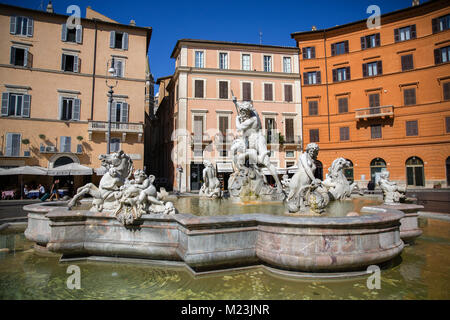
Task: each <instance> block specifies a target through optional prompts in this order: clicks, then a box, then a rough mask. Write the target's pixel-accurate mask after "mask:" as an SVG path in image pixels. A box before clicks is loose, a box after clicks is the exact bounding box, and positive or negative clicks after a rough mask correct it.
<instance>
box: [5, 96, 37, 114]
mask: <svg viewBox="0 0 450 320" xmlns="http://www.w3.org/2000/svg"><path fill="white" fill-rule="evenodd" d="M30 106H31V95H29V94H21V93H12V92H3V93H2V117H23V118H29V117H30Z"/></svg>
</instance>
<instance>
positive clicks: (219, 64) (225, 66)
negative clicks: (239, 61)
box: [217, 51, 230, 70]
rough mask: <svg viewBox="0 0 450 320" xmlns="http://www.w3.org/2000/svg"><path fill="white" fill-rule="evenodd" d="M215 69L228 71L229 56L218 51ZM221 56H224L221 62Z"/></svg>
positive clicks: (227, 53)
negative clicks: (223, 63)
mask: <svg viewBox="0 0 450 320" xmlns="http://www.w3.org/2000/svg"><path fill="white" fill-rule="evenodd" d="M217 55H218V56H217V59H218V61H217V62H218V63H217V68H218V69H220V70H228V69H230V54H229V52H227V51H218V52H217ZM222 55H225V56H226V59H225V60H222ZM222 62H225V65H222Z"/></svg>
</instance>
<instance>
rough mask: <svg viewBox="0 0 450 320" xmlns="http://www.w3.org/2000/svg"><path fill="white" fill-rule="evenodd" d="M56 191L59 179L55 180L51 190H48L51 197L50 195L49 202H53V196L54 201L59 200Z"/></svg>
mask: <svg viewBox="0 0 450 320" xmlns="http://www.w3.org/2000/svg"><path fill="white" fill-rule="evenodd" d="M58 189H59V179H56V180H55V181H54V182H53V185H52V189H51V190H50V193H51V195H50V198H49V199H48V200H49V201H53V197H55V196H56V200H59V193H58Z"/></svg>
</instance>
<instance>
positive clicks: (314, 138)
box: [309, 129, 319, 142]
mask: <svg viewBox="0 0 450 320" xmlns="http://www.w3.org/2000/svg"><path fill="white" fill-rule="evenodd" d="M309 142H319V129H310V130H309Z"/></svg>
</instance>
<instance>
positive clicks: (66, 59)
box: [61, 53, 80, 72]
mask: <svg viewBox="0 0 450 320" xmlns="http://www.w3.org/2000/svg"><path fill="white" fill-rule="evenodd" d="M79 64H80V59H79V58H78V56H77V55H73V54H67V53H63V54H62V57H61V70H62V71H67V72H78V66H79Z"/></svg>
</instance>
